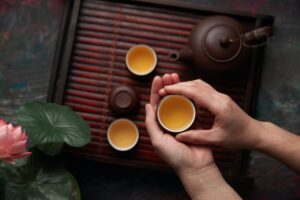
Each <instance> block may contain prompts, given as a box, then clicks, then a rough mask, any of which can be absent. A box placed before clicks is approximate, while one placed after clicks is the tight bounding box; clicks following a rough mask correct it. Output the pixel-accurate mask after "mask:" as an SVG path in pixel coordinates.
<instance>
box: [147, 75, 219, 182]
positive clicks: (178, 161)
mask: <svg viewBox="0 0 300 200" xmlns="http://www.w3.org/2000/svg"><path fill="white" fill-rule="evenodd" d="M179 82H180V80H179V76H178V75H177V74H171V75H170V74H165V75H164V76H163V77H159V76H156V77H155V78H154V80H153V82H152V88H151V96H150V104H147V105H146V121H145V123H146V128H147V130H148V133H149V135H150V138H151V142H152V145H153V147H154V149H155V151H156V152H157V153H158V154H159V156H160V157H161V158H162V159H163V160H165V161H166V162H167V163H168V164H169V165H170V166H171V167H172V168H173V169H174V170H175V171H176V172H177V173H178V174H179V175H183V176H186V175H187V176H188V175H192V174H198V173H202V172H204V171H205V170H210V169H211V168H216V165H215V163H214V160H213V156H212V152H211V149H210V148H208V147H207V146H203V145H202V146H201V145H198V146H194V145H187V144H184V143H181V142H178V141H177V140H176V139H175V138H174V137H173V136H172V135H170V134H167V133H164V132H163V131H162V130H161V129H160V128H159V126H158V124H157V122H156V115H155V113H156V107H157V105H158V103H159V101H160V95H159V93H158V92H159V90H160V89H161V88H163V87H164V86H167V85H172V84H176V83H179Z"/></svg>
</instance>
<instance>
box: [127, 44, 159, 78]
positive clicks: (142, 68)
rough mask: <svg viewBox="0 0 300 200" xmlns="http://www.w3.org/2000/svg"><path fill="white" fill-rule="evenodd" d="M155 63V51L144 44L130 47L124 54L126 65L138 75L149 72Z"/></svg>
mask: <svg viewBox="0 0 300 200" xmlns="http://www.w3.org/2000/svg"><path fill="white" fill-rule="evenodd" d="M156 64H157V56H156V53H155V51H154V50H153V49H152V48H151V47H149V46H147V45H144V44H139V45H135V46H133V47H131V48H130V49H129V51H128V52H127V55H126V65H127V68H128V70H129V71H130V72H132V73H133V74H135V75H138V76H144V75H147V74H150V73H151V72H152V71H153V70H154V69H155V66H156Z"/></svg>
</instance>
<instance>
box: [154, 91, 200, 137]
mask: <svg viewBox="0 0 300 200" xmlns="http://www.w3.org/2000/svg"><path fill="white" fill-rule="evenodd" d="M195 118H196V109H195V106H194V104H193V102H192V101H191V100H190V99H188V98H186V97H184V96H182V95H168V96H166V97H164V98H163V99H162V100H161V101H160V103H159V105H158V108H157V119H158V122H159V124H160V126H161V127H162V128H163V129H165V130H166V131H168V132H172V133H179V132H183V131H186V130H187V129H189V128H190V127H191V126H192V124H193V123H194V121H195Z"/></svg>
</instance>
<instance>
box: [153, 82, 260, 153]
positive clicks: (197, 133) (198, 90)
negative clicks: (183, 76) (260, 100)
mask: <svg viewBox="0 0 300 200" xmlns="http://www.w3.org/2000/svg"><path fill="white" fill-rule="evenodd" d="M159 94H160V95H162V96H165V95H167V94H181V95H183V96H186V97H188V98H190V99H192V100H193V101H194V103H195V104H196V106H197V107H199V108H205V109H207V110H208V111H209V112H211V113H212V114H213V115H214V116H215V121H214V124H213V126H212V128H211V129H209V130H189V131H186V132H183V133H180V134H178V135H177V136H176V139H177V140H178V141H181V142H186V143H191V144H213V145H218V146H223V147H226V148H233V149H236V148H244V149H252V148H255V146H256V145H258V143H259V142H260V139H259V134H258V132H259V131H258V129H259V128H260V123H259V122H258V121H256V120H255V119H253V118H251V117H250V116H248V115H247V114H246V113H245V112H244V111H243V110H242V109H241V108H240V107H239V106H238V105H237V104H236V103H235V102H234V101H233V100H232V99H231V98H230V97H229V96H227V95H225V94H222V93H220V92H218V91H216V90H215V89H214V88H213V87H212V86H210V85H209V84H207V83H206V82H204V81H202V80H194V81H189V82H181V83H177V84H174V85H169V86H165V87H164V88H162V89H161V90H160V91H159ZM200 117H201V116H200Z"/></svg>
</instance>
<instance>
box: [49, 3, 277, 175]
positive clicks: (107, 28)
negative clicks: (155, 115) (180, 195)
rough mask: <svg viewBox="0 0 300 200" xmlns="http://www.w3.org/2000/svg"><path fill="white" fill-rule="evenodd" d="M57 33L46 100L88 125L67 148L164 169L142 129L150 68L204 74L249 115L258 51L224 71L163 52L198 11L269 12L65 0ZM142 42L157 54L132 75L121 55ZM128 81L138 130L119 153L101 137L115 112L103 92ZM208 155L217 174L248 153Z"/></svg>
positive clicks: (255, 22) (251, 22)
mask: <svg viewBox="0 0 300 200" xmlns="http://www.w3.org/2000/svg"><path fill="white" fill-rule="evenodd" d="M67 4H68V5H67V6H66V11H65V18H64V22H63V24H62V32H61V36H60V39H59V43H58V48H57V51H56V58H55V62H54V66H53V71H52V76H51V84H50V89H49V95H48V100H49V101H52V102H56V103H59V104H64V105H67V106H70V107H71V108H72V109H73V110H75V111H76V112H77V113H79V114H80V115H81V116H82V117H83V118H84V119H85V120H86V121H87V122H88V123H89V125H90V127H91V132H92V141H91V143H89V144H88V145H86V146H85V147H83V148H79V149H72V148H67V149H66V151H67V152H70V153H71V154H73V155H76V156H81V157H85V158H88V159H92V160H96V161H99V162H103V163H113V164H118V165H127V166H134V167H143V168H154V169H164V168H168V167H167V165H165V164H164V163H163V161H161V159H160V158H159V157H158V156H157V155H156V153H155V152H154V151H153V148H152V145H151V142H150V139H149V136H148V134H147V131H146V129H145V124H144V120H145V110H144V106H145V104H146V103H147V102H148V101H149V93H150V85H151V80H152V78H153V76H154V75H163V74H165V73H173V72H176V73H178V74H180V76H181V78H182V80H192V79H196V78H201V79H204V80H205V81H207V82H209V83H210V84H212V85H213V86H214V87H215V88H216V89H217V90H219V91H221V92H224V93H226V94H228V95H230V96H231V97H232V98H233V99H234V100H235V101H236V102H237V103H238V104H239V105H240V106H241V107H242V108H243V109H244V110H245V111H246V112H247V113H249V114H252V115H253V114H254V108H255V104H256V94H257V88H258V83H259V77H260V70H261V63H262V57H263V51H262V50H263V49H262V48H253V49H252V52H251V59H250V60H249V62H248V64H245V66H241V67H240V68H239V70H236V71H235V72H232V73H231V74H230V75H221V76H218V77H216V76H207V75H205V74H202V73H199V72H196V71H195V70H194V69H193V68H192V67H191V66H187V65H183V64H181V63H179V62H171V61H169V59H168V57H167V56H168V54H169V52H170V51H173V50H179V49H181V48H182V47H183V46H184V45H185V44H186V43H187V40H188V39H187V38H188V36H189V34H190V32H191V30H192V29H193V27H194V26H195V24H196V23H197V22H198V21H199V20H201V19H203V18H204V17H206V16H210V15H217V14H225V15H229V16H231V17H233V18H235V19H237V20H239V21H240V22H241V23H242V24H243V25H244V26H245V28H246V29H249V30H250V29H252V28H254V27H260V26H263V25H270V24H272V23H273V18H272V17H270V16H262V15H259V16H251V15H248V14H245V13H229V12H228V13H224V12H223V13H222V12H220V11H217V10H211V9H210V10H208V9H207V8H204V7H201V6H199V4H187V3H184V2H178V1H176V2H175V1H150V0H148V1H100V0H76V1H71V0H69V1H67ZM140 43H142V44H147V45H149V46H151V47H153V48H154V49H155V51H156V53H157V55H158V65H157V69H156V71H155V73H153V74H152V75H150V76H148V77H145V78H136V77H134V76H133V75H132V74H130V73H129V71H128V70H127V69H126V65H125V55H126V52H127V50H128V49H129V48H130V47H131V46H133V45H135V44H140ZM119 84H127V85H131V86H133V87H134V88H135V89H136V90H137V91H138V93H139V95H140V99H141V103H140V108H139V111H138V113H137V114H136V115H133V116H124V117H127V118H130V119H132V120H133V121H135V123H136V124H137V126H138V128H139V131H140V140H139V143H138V145H137V147H136V148H135V149H134V150H132V151H130V152H126V153H120V152H116V151H114V150H113V149H112V148H111V147H110V146H109V144H108V142H107V139H106V130H107V128H108V125H109V124H110V123H111V122H112V121H113V120H114V119H116V117H115V116H114V115H113V114H112V113H111V111H110V109H109V108H108V94H109V92H110V91H111V88H112V87H113V86H115V85H119ZM200 119H201V120H200V125H202V126H203V127H209V126H211V124H212V121H213V119H212V117H211V116H209V115H208V114H205V113H203V114H201V116H200ZM213 151H214V157H215V160H216V162H217V164H218V165H219V166H220V168H221V170H222V172H223V174H225V175H230V176H234V175H240V174H243V173H244V172H245V169H246V166H247V158H248V153H247V152H244V151H231V150H227V149H223V148H219V147H214V148H213Z"/></svg>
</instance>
